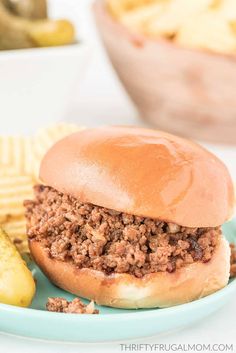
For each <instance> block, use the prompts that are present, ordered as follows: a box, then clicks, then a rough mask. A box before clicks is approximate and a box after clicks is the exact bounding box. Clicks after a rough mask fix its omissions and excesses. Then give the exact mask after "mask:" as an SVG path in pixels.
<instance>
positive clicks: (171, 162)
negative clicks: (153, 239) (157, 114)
mask: <svg viewBox="0 0 236 353" xmlns="http://www.w3.org/2000/svg"><path fill="white" fill-rule="evenodd" d="M40 178H41V179H42V181H43V182H44V183H45V184H47V185H49V186H51V187H53V188H55V189H57V190H58V191H60V192H62V193H66V194H70V195H72V196H74V197H75V198H77V199H79V200H80V201H81V202H88V203H92V204H95V205H98V206H102V207H106V208H110V209H114V210H117V211H121V212H126V213H129V214H134V215H138V216H143V217H150V218H156V219H160V220H164V221H168V222H173V223H177V224H179V225H182V226H188V227H215V226H219V225H221V224H223V223H224V222H225V221H226V220H228V219H229V218H230V216H231V215H232V212H233V205H234V192H233V184H232V180H231V178H230V175H229V172H228V170H227V168H226V167H225V165H224V164H223V163H222V162H221V161H220V160H219V159H218V158H217V157H216V156H214V155H213V154H212V153H210V152H208V151H207V150H205V149H204V148H202V147H201V146H199V145H198V144H195V143H193V142H191V141H188V140H185V139H183V138H180V137H177V136H174V135H171V134H167V133H165V132H162V131H157V130H150V129H143V128H137V127H123V126H122V127H102V128H96V129H86V130H83V131H80V132H77V133H74V134H72V135H70V136H68V137H66V138H64V139H62V140H60V141H59V142H57V143H56V144H55V145H54V146H53V147H52V148H51V149H50V150H49V151H48V152H47V154H46V155H45V157H44V159H43V161H42V163H41V168H40Z"/></svg>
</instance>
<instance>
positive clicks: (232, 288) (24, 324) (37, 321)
mask: <svg viewBox="0 0 236 353" xmlns="http://www.w3.org/2000/svg"><path fill="white" fill-rule="evenodd" d="M223 228H224V234H225V236H226V237H227V239H228V240H229V241H230V242H236V220H233V221H231V222H229V223H227V224H226V225H224V227H223ZM30 267H31V269H32V272H33V273H34V276H35V278H36V281H37V293H36V296H35V298H34V301H33V303H32V305H31V308H27V309H25V308H18V307H14V306H11V305H5V304H0V331H1V332H6V333H11V334H15V335H18V336H26V337H33V338H40V339H47V340H54V341H55V340H56V341H70V342H105V341H119V340H127V339H134V338H137V337H146V336H153V335H157V334H160V333H164V332H168V331H173V330H177V329H180V328H184V327H186V326H188V325H191V324H193V323H194V322H196V321H198V320H200V319H203V318H205V317H207V316H208V315H210V314H212V313H213V312H214V311H216V310H218V309H219V308H220V307H222V306H223V305H224V304H225V303H226V302H227V301H228V300H229V299H230V297H233V296H235V293H236V280H232V281H231V282H230V283H229V284H228V285H227V286H226V287H225V288H224V289H222V290H220V291H218V292H216V293H214V294H212V295H209V296H207V297H205V298H202V299H199V300H196V301H194V302H191V303H187V304H183V305H178V306H175V307H171V308H166V309H148V310H140V309H139V310H120V309H113V308H108V307H98V309H99V310H100V314H99V315H76V314H61V313H52V312H47V311H45V304H46V302H47V298H48V297H58V296H59V297H65V298H67V299H68V300H71V299H73V298H74V296H73V295H70V294H69V293H67V292H65V291H63V290H61V289H59V288H57V287H55V286H54V285H52V284H51V283H50V282H49V281H48V279H47V278H46V277H45V276H44V275H43V274H42V272H41V271H40V270H39V269H38V268H37V266H36V265H35V264H33V263H31V264H30ZM85 302H86V301H85Z"/></svg>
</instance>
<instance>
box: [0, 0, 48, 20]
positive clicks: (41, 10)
mask: <svg viewBox="0 0 236 353" xmlns="http://www.w3.org/2000/svg"><path fill="white" fill-rule="evenodd" d="M1 1H2V2H3V4H4V5H5V6H6V8H7V9H8V10H9V11H10V12H11V13H12V14H13V15H16V16H20V17H24V18H28V19H32V20H36V19H45V18H47V1H46V0H1Z"/></svg>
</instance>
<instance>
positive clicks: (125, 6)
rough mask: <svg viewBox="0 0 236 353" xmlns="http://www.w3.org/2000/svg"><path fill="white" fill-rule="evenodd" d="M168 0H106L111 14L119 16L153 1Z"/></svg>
mask: <svg viewBox="0 0 236 353" xmlns="http://www.w3.org/2000/svg"><path fill="white" fill-rule="evenodd" d="M162 1H168V0H106V3H107V6H108V9H109V11H110V12H111V14H112V15H113V16H114V17H116V18H119V17H120V16H121V15H122V14H124V13H126V12H128V11H131V10H134V9H137V8H138V7H140V6H146V5H149V4H152V3H159V2H162Z"/></svg>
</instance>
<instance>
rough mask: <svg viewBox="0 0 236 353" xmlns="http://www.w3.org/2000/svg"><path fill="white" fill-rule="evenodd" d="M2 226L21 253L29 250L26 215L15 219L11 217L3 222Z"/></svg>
mask: <svg viewBox="0 0 236 353" xmlns="http://www.w3.org/2000/svg"><path fill="white" fill-rule="evenodd" d="M1 227H2V229H3V230H4V231H5V232H6V233H7V234H8V236H9V238H10V239H11V241H12V242H13V243H14V244H15V246H16V247H17V248H18V250H19V251H20V252H21V253H26V252H28V251H29V249H28V240H27V235H26V220H25V217H24V216H21V217H19V218H15V219H14V218H9V219H8V220H7V221H6V222H5V223H2V224H1Z"/></svg>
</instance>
